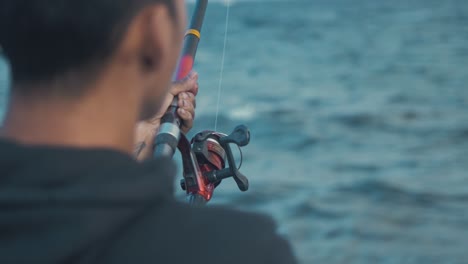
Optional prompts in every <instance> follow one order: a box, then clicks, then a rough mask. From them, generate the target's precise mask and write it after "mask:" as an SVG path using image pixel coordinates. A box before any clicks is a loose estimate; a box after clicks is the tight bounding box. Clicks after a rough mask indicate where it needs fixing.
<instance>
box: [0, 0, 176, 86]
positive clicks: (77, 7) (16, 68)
mask: <svg viewBox="0 0 468 264" xmlns="http://www.w3.org/2000/svg"><path fill="white" fill-rule="evenodd" d="M157 2H165V3H166V4H168V5H169V10H170V11H171V12H174V7H173V3H172V1H171V0H80V1H76V0H47V1H43V0H1V1H0V46H1V47H2V49H3V52H4V54H5V55H6V57H7V58H8V60H9V62H10V65H11V69H12V81H13V86H14V89H20V90H19V91H14V92H20V93H26V94H28V93H36V92H40V93H49V92H53V93H58V94H64V95H69V94H80V93H82V92H84V91H82V90H81V89H84V88H85V87H86V86H84V85H77V86H75V87H74V88H72V87H70V86H68V87H67V90H57V91H37V89H51V88H50V87H51V86H49V85H43V86H41V85H37V84H38V83H39V84H40V83H45V84H46V83H50V82H54V81H58V80H60V79H61V78H64V76H66V75H67V74H70V73H73V74H75V75H76V74H77V73H78V74H79V76H80V78H79V79H80V80H81V81H83V80H89V79H90V78H93V76H94V75H95V74H96V73H98V71H99V69H100V68H101V67H102V66H103V65H104V64H105V63H106V62H107V61H108V59H109V58H110V56H111V55H112V53H113V51H114V50H115V49H116V47H117V45H118V44H119V40H120V39H121V38H122V36H123V34H124V33H125V30H126V27H127V26H128V24H129V22H130V21H131V19H132V17H133V16H134V15H135V14H136V13H138V11H139V10H140V9H142V8H143V7H144V6H145V5H148V4H152V3H157ZM33 83H34V84H36V85H28V84H33ZM39 87H40V88H39ZM31 89H35V90H34V91H33V90H31ZM63 89H65V88H63ZM73 89H75V90H73Z"/></svg>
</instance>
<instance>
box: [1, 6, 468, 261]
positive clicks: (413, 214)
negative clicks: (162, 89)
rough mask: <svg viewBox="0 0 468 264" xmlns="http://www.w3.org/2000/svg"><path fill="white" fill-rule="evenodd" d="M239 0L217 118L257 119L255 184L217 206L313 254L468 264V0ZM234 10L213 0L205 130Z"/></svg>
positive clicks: (315, 257) (202, 111)
mask: <svg viewBox="0 0 468 264" xmlns="http://www.w3.org/2000/svg"><path fill="white" fill-rule="evenodd" d="M231 3H232V6H231V9H230V15H231V17H230V26H229V31H228V44H227V53H226V64H225V72H224V78H223V84H222V92H221V102H220V103H221V104H220V105H221V107H220V111H219V118H218V120H219V126H218V128H219V129H221V130H223V131H225V132H229V131H230V130H231V129H232V128H233V127H234V126H235V125H237V124H239V123H244V124H246V125H248V126H249V127H250V128H251V130H252V137H253V138H252V143H251V145H250V146H249V147H247V148H246V149H245V150H244V165H243V172H244V173H245V174H246V175H248V176H249V178H250V180H251V189H250V190H249V191H248V192H247V193H240V192H239V191H238V190H237V189H236V186H235V184H234V182H232V181H230V180H227V181H226V182H224V183H223V184H222V185H221V186H220V188H219V190H218V191H217V193H216V194H215V197H214V204H229V205H231V206H236V207H238V208H241V209H244V210H251V211H257V212H265V213H268V214H270V215H273V216H274V218H275V219H276V220H277V221H278V223H279V228H280V231H281V232H282V233H283V234H284V235H285V236H287V237H288V238H289V239H290V240H291V241H292V244H293V246H294V250H295V252H296V254H297V255H298V258H299V259H300V260H301V263H330V264H332V263H369V264H370V263H453V264H458V263H468V253H467V250H466V248H467V245H468V173H467V171H468V87H467V86H468V85H467V84H468V2H467V1H464V0H444V1H440V0H413V1H403V0H392V1H376V0H356V1H354V0H353V1H349V0H348V1H345V0H333V1H324V0H323V1H312V0H304V1H231ZM225 15H226V6H225V5H223V4H222V1H218V2H211V4H210V6H209V10H208V13H207V21H206V23H205V27H204V30H203V39H202V42H201V43H200V51H199V54H198V57H197V70H198V72H199V73H200V85H201V90H200V95H199V98H198V108H197V110H198V115H197V121H196V122H197V123H196V128H195V129H194V130H203V129H206V128H210V129H213V127H214V122H215V113H216V109H217V99H218V97H217V92H218V90H217V88H218V81H219V72H220V66H221V55H222V48H223V38H224V29H225V24H224V21H225ZM4 71H5V66H4V65H2V64H0V87H3V88H4V87H6V86H7V84H6V82H7V78H6V75H5V72H4ZM2 90H3V91H2V92H0V99H1V100H3V102H2V104H4V100H5V96H4V95H3V94H4V90H5V89H2ZM226 228H229V227H226Z"/></svg>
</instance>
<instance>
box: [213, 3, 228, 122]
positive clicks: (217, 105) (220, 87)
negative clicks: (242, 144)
mask: <svg viewBox="0 0 468 264" xmlns="http://www.w3.org/2000/svg"><path fill="white" fill-rule="evenodd" d="M225 3H226V6H227V7H226V21H225V28H224V45H223V55H222V57H221V70H220V73H219V83H218V101H217V103H216V117H215V126H214V131H218V116H219V105H220V102H221V92H222V85H223V75H224V63H225V59H226V46H227V40H228V28H229V11H230V7H231V0H226V1H225Z"/></svg>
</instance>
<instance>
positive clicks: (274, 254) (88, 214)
mask: <svg viewBox="0 0 468 264" xmlns="http://www.w3.org/2000/svg"><path fill="white" fill-rule="evenodd" d="M185 15H186V14H185V6H184V2H183V1H182V0H93V1H86V0H82V1H73V0H48V1H42V0H1V1H0V22H1V23H0V44H1V46H2V48H3V52H4V54H5V56H6V57H7V58H8V59H9V61H10V64H11V69H12V79H13V85H12V90H11V98H10V105H9V108H8V112H7V115H6V119H5V123H4V126H3V128H2V130H1V138H2V139H1V140H0V208H1V211H0V263H2V264H6V263H294V262H295V260H294V257H293V256H292V253H291V250H290V247H289V245H288V243H287V242H285V240H283V239H282V238H281V237H279V236H278V235H276V234H275V226H274V224H273V223H272V221H271V220H270V219H269V218H267V217H264V216H261V215H255V214H247V213H241V212H236V211H232V210H228V209H224V208H214V207H206V208H192V207H189V206H188V205H186V204H183V203H179V202H177V201H175V200H174V198H173V189H174V177H175V168H174V164H173V163H172V162H171V161H170V160H165V159H159V160H148V158H149V157H150V156H151V151H152V150H151V146H152V140H153V138H154V131H155V130H156V129H157V127H158V126H159V118H160V116H161V115H162V113H163V112H164V110H165V109H166V108H167V107H168V105H169V103H170V102H171V101H172V98H173V96H175V95H179V98H180V100H179V106H180V110H179V114H180V115H181V117H182V119H183V120H184V123H185V126H184V127H183V130H184V131H185V132H187V131H188V130H189V129H190V128H191V126H192V121H193V117H194V104H195V100H194V97H195V94H196V92H197V89H198V87H197V75H196V74H191V75H190V76H189V77H188V78H187V79H186V80H184V81H183V82H180V83H176V84H174V85H172V87H171V88H170V89H169V88H168V87H170V85H169V84H170V79H171V76H172V73H173V71H174V68H175V64H176V60H177V57H178V54H179V50H180V48H181V42H182V36H183V30H184V27H185ZM141 120H150V121H143V122H140V123H139V125H138V126H137V129H135V124H136V123H137V122H138V121H141ZM135 138H136V139H137V140H136V146H137V148H136V151H135ZM143 142H144V143H143ZM133 153H135V154H137V155H138V157H137V158H138V159H140V160H146V161H144V162H138V161H136V159H135V158H134V157H132V154H133Z"/></svg>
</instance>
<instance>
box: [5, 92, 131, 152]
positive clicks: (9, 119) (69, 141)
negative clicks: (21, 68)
mask: <svg viewBox="0 0 468 264" xmlns="http://www.w3.org/2000/svg"><path fill="white" fill-rule="evenodd" d="M111 94H115V96H114V97H112V98H111V96H109V93H101V94H99V93H93V95H89V96H84V97H83V98H79V99H78V100H73V101H72V100H71V99H67V98H65V99H64V98H51V99H49V98H47V99H45V98H41V97H40V96H39V97H34V98H32V97H28V96H21V95H13V96H12V98H11V101H10V108H9V110H8V112H7V115H6V118H5V123H4V126H3V130H2V131H1V134H0V135H1V137H4V138H7V139H11V140H14V141H17V142H19V143H22V144H27V145H48V146H66V147H76V148H109V149H114V150H117V151H121V152H125V153H129V154H131V153H132V151H133V139H134V129H135V123H136V121H137V115H138V113H136V111H135V112H131V111H130V109H135V108H136V107H131V106H129V105H128V103H129V100H128V98H126V100H125V102H126V104H127V105H126V106H128V107H122V105H125V104H124V103H123V101H124V100H122V99H123V98H122V95H118V91H115V92H114V93H111ZM119 97H120V98H119ZM119 99H121V100H119Z"/></svg>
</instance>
